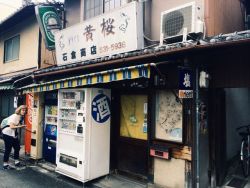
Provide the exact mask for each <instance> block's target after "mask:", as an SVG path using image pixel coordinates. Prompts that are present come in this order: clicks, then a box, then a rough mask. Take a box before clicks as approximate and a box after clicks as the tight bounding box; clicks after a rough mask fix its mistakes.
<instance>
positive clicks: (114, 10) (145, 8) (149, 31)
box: [20, 0, 248, 188]
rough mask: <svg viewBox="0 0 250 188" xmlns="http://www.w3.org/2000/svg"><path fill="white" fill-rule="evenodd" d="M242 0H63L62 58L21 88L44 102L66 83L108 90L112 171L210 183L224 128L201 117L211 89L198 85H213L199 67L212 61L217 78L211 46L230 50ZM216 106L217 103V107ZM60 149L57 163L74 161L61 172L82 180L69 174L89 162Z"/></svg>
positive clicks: (184, 183) (177, 182) (178, 183)
mask: <svg viewBox="0 0 250 188" xmlns="http://www.w3.org/2000/svg"><path fill="white" fill-rule="evenodd" d="M244 5H245V4H244V3H242V2H241V1H227V0H224V1H215V0H196V1H191V0H182V1H178V2H177V1H174V0H166V1H160V0H148V1H129V0H120V1H115V0H108V1H106V0H105V1H103V0H95V1H93V0H74V1H72V0H71V1H68V0H65V16H66V19H65V22H66V28H65V29H63V30H62V31H59V32H58V33H57V34H56V57H57V66H54V67H50V68H44V69H40V70H38V71H35V72H34V79H35V80H36V83H35V84H32V85H28V86H24V87H22V88H20V89H21V91H22V92H23V93H27V94H28V93H36V95H38V96H39V97H38V101H40V102H41V103H42V101H43V100H44V99H46V97H44V96H43V95H44V94H45V95H46V93H47V95H49V94H51V95H52V96H53V93H54V94H55V95H56V93H57V91H58V90H61V89H66V90H67V89H69V88H71V89H73V90H74V89H75V91H78V90H79V89H81V88H92V87H97V88H106V89H110V90H111V96H112V97H111V132H110V135H111V136H110V146H109V148H110V158H109V161H110V167H109V168H110V172H118V173H120V174H124V175H126V176H129V177H136V178H139V179H140V180H142V181H146V182H151V183H154V184H155V185H159V186H163V187H181V188H182V187H192V186H194V187H195V186H196V187H208V186H209V184H211V182H210V181H211V179H212V178H214V177H212V175H213V174H212V173H214V171H215V172H216V173H215V178H218V177H219V176H220V174H218V173H219V171H216V169H217V167H215V166H213V165H215V164H217V163H219V162H221V159H218V157H214V156H212V155H217V154H218V152H217V151H215V150H217V149H218V147H217V146H216V144H214V143H213V141H214V140H216V139H218V136H216V139H214V137H213V136H214V135H212V136H211V134H209V133H213V134H214V133H215V132H210V129H209V128H211V127H212V128H211V130H213V131H215V130H214V129H213V128H215V126H216V125H218V122H213V121H212V120H211V121H208V120H207V118H204V117H203V116H202V117H201V116H200V110H201V109H203V107H202V105H203V106H206V105H207V104H208V102H209V100H210V99H211V98H209V100H208V98H206V96H207V95H208V93H206V91H207V90H206V89H204V90H201V91H200V90H199V86H201V87H205V88H206V87H207V84H206V82H205V83H199V78H200V72H201V71H202V70H205V71H207V70H210V69H209V68H211V67H213V69H211V70H210V71H211V72H213V71H214V72H213V73H214V74H211V75H213V77H214V78H218V79H215V80H213V82H212V83H213V86H214V87H215V88H216V87H217V86H218V85H219V83H220V80H221V78H220V77H219V74H218V72H216V71H218V70H221V67H220V69H218V67H216V66H215V65H216V63H213V64H211V66H210V64H209V62H208V60H212V62H216V60H215V59H216V58H215V56H210V53H211V54H213V55H215V54H216V55H218V53H219V52H221V51H223V54H224V56H223V57H225V54H226V50H225V48H227V47H231V46H233V45H234V44H235V43H234V41H233V40H230V39H227V40H228V41H229V43H226V44H224V43H223V41H225V37H224V38H223V36H222V35H219V34H220V33H233V32H234V31H241V30H244V19H245V16H244V10H245V9H244ZM228 15H230V18H231V19H228ZM217 35H218V36H217ZM231 35H232V34H231ZM231 35H228V36H229V37H231ZM213 36H216V37H213ZM209 37H213V38H209ZM209 39H211V40H209ZM221 41H222V43H220V42H221ZM247 42H248V40H246V41H244V42H243V43H241V42H239V43H240V44H239V46H241V47H242V48H244V46H245V45H246V43H247ZM246 46H248V45H246ZM217 49H219V50H221V51H219V52H216V50H217ZM224 50H225V51H224ZM230 52H231V51H230ZM230 54H231V53H230ZM231 55H232V54H231ZM234 58H235V57H234ZM220 61H221V62H224V61H225V58H222V57H221V58H220ZM230 62H231V61H230ZM244 63H245V62H244ZM223 65H224V64H223ZM243 67H244V66H243ZM230 70H231V69H230ZM231 71H232V70H231ZM228 72H230V71H228ZM202 74H203V73H202ZM206 77H207V78H208V76H206V74H205V77H204V78H206ZM203 81H204V80H203ZM225 83H226V82H223V84H225ZM199 84H200V85H199ZM223 84H221V87H223ZM178 90H179V92H178ZM65 99H68V98H65ZM212 99H215V97H212ZM201 102H203V103H201ZM70 104H71V103H70ZM72 104H73V103H72ZM210 109H216V110H218V109H217V108H216V105H212V106H210ZM203 110H204V109H203ZM216 110H213V113H211V117H215V116H216V114H214V112H215V111H216ZM204 111H205V110H204ZM70 112H72V111H69V112H67V113H68V114H69V113H70ZM212 114H213V115H212ZM58 118H60V117H58ZM217 120H218V121H220V120H221V119H220V118H219V117H217ZM69 121H70V120H69ZM57 125H58V126H60V124H57ZM208 125H211V127H208ZM38 126H39V125H38ZM65 127H66V126H64V129H65ZM68 127H69V126H68ZM60 129H61V128H60ZM70 129H77V126H76V125H75V126H74V125H72V126H70ZM83 130H84V129H83ZM77 131H78V130H77ZM64 134H66V133H64ZM67 134H69V133H68V132H67ZM70 134H71V133H70ZM72 135H74V134H72ZM75 136H76V138H75V140H76V139H78V137H77V135H75ZM210 139H212V141H211V140H210ZM72 140H74V139H71V141H72ZM59 142H60V141H59ZM72 142H73V141H72ZM211 143H213V144H211ZM70 149H75V148H74V147H73V145H72V146H71V148H70ZM211 151H212V152H211ZM63 152H65V153H63ZM63 152H61V153H58V156H61V157H59V159H58V161H60V162H63V163H64V164H65V165H68V166H70V167H68V168H67V169H72V171H71V170H68V171H67V170H66V171H65V172H64V174H65V175H68V176H70V177H73V178H75V179H78V176H77V175H76V174H74V173H73V172H74V171H75V169H76V168H78V166H81V165H84V163H85V162H86V161H87V160H86V161H82V160H78V156H77V154H74V153H73V152H72V153H70V152H68V153H67V151H63ZM75 153H77V151H75ZM211 159H212V160H213V159H215V160H216V162H215V161H212V160H211ZM105 162H106V161H105ZM220 169H221V168H220ZM83 173H84V172H83Z"/></svg>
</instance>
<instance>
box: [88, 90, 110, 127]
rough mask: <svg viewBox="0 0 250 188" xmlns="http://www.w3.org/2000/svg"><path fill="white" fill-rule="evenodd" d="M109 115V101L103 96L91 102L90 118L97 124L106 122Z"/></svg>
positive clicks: (100, 95)
mask: <svg viewBox="0 0 250 188" xmlns="http://www.w3.org/2000/svg"><path fill="white" fill-rule="evenodd" d="M110 115H111V111H110V99H109V97H108V96H106V95H104V94H99V95H97V96H96V97H95V98H94V99H93V101H92V117H93V118H94V120H95V121H96V122H98V123H104V122H106V121H107V120H108V119H109V117H110Z"/></svg>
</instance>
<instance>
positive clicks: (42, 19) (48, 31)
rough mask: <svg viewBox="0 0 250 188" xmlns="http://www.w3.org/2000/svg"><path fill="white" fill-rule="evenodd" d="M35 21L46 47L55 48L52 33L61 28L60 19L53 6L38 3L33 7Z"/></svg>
mask: <svg viewBox="0 0 250 188" xmlns="http://www.w3.org/2000/svg"><path fill="white" fill-rule="evenodd" d="M35 11H36V17H37V21H38V24H39V27H40V30H41V33H42V35H43V38H44V40H45V45H46V48H47V49H49V50H54V49H55V37H54V34H55V32H57V31H58V30H60V29H61V21H60V19H59V16H58V13H57V11H56V9H55V7H53V6H42V5H38V6H36V7H35Z"/></svg>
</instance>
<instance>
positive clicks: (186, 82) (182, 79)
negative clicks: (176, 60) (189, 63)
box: [179, 69, 193, 99]
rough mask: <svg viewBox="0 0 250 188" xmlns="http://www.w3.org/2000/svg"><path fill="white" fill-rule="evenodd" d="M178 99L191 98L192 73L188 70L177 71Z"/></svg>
mask: <svg viewBox="0 0 250 188" xmlns="http://www.w3.org/2000/svg"><path fill="white" fill-rule="evenodd" d="M179 98H182V99H185V98H193V81H192V71H191V70H189V69H180V70H179Z"/></svg>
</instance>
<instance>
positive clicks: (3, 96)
mask: <svg viewBox="0 0 250 188" xmlns="http://www.w3.org/2000/svg"><path fill="white" fill-rule="evenodd" d="M53 64H55V62H54V61H53V58H52V52H49V51H48V50H47V49H46V48H45V44H44V42H43V41H42V36H41V33H40V30H39V25H38V23H37V19H36V15H35V5H34V4H29V5H26V6H23V7H21V8H20V9H18V10H17V11H16V12H14V13H13V14H11V15H10V16H9V17H7V18H6V19H5V20H3V21H2V22H1V23H0V90H1V92H0V106H1V109H0V119H1V120H2V119H3V118H5V117H7V116H9V115H11V114H12V113H14V109H15V108H16V107H17V105H20V104H29V110H28V114H27V115H26V120H25V122H26V124H27V125H28V127H31V126H32V118H31V116H32V108H33V106H32V105H33V102H31V101H33V99H32V98H33V96H32V95H26V96H17V93H16V88H17V87H20V86H22V84H27V83H30V82H32V81H33V78H32V75H33V71H35V70H37V69H39V68H43V67H47V66H51V65H53ZM29 101H30V102H29ZM23 133H24V132H23ZM23 133H22V134H23ZM24 138H25V139H26V144H27V143H28V142H30V140H31V139H30V138H31V133H30V132H25V137H24V136H22V139H21V142H22V143H24ZM25 152H26V153H27V154H30V144H28V145H26V147H25Z"/></svg>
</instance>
